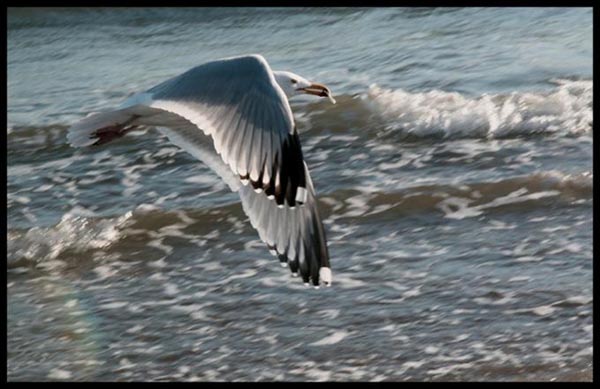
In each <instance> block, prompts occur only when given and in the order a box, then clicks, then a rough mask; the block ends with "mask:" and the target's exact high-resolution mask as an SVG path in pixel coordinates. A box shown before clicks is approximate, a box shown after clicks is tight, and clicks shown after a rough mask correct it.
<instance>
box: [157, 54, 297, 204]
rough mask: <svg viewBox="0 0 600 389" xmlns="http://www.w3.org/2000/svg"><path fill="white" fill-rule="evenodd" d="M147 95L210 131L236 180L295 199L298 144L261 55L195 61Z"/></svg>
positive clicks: (291, 201) (293, 201)
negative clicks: (185, 69)
mask: <svg viewBox="0 0 600 389" xmlns="http://www.w3.org/2000/svg"><path fill="white" fill-rule="evenodd" d="M147 94H149V95H150V96H151V99H152V100H151V101H150V102H148V103H147V104H149V105H150V106H151V107H155V108H160V109H165V110H168V111H170V112H173V113H176V114H179V115H181V116H183V117H185V118H186V119H187V120H189V121H190V122H192V123H194V124H196V125H197V126H198V128H200V129H201V130H202V131H204V132H205V133H206V134H209V135H211V136H212V138H213V140H214V147H215V150H216V151H217V153H218V154H220V155H221V157H222V158H223V161H224V162H225V163H226V164H228V165H229V166H230V167H231V170H232V171H233V172H234V173H236V174H238V175H239V176H240V178H241V179H242V182H244V183H245V182H246V180H249V181H250V182H251V184H252V187H253V188H255V189H258V190H263V191H269V188H270V191H269V194H271V195H273V196H274V198H275V200H276V202H277V204H279V205H283V204H287V205H290V206H295V205H296V202H300V203H301V201H299V200H298V199H297V196H296V195H297V192H298V187H301V188H304V187H305V185H306V177H305V176H304V171H303V169H302V161H303V157H302V149H301V146H300V143H299V141H298V140H297V133H296V130H295V126H294V119H293V116H292V111H291V108H290V106H289V103H288V101H287V98H286V97H285V94H284V93H283V91H282V90H281V88H280V87H279V85H278V84H277V82H276V81H275V78H274V76H273V73H272V71H271V69H270V67H269V65H268V64H267V62H266V61H265V60H264V58H262V57H261V56H246V57H237V58H233V59H225V60H220V61H214V62H210V63H207V64H204V65H200V66H197V67H195V68H193V69H191V70H189V71H187V72H185V73H183V74H181V75H179V76H177V77H175V78H173V79H170V80H167V81H165V82H163V83H162V84H159V85H157V86H155V87H153V88H151V89H149V90H148V91H147ZM235 118H239V120H237V123H236V120H235ZM277 175H279V178H280V184H281V185H282V187H280V188H276V186H277V183H276V182H275V181H274V177H276V176H277Z"/></svg>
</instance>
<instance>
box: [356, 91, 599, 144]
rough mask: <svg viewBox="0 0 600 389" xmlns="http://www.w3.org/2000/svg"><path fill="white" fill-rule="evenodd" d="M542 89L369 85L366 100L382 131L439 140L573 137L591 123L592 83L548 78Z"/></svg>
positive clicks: (585, 131)
mask: <svg viewBox="0 0 600 389" xmlns="http://www.w3.org/2000/svg"><path fill="white" fill-rule="evenodd" d="M552 82H553V83H554V84H555V85H556V87H555V89H554V90H552V91H550V92H547V93H532V92H513V93H510V94H484V95H482V96H480V97H475V98H471V97H468V96H465V95H463V94H460V93H457V92H445V91H440V90H433V91H429V92H422V93H410V92H407V91H404V90H402V89H397V90H389V89H383V88H380V87H378V86H377V85H371V87H370V89H369V91H368V93H367V94H366V98H367V99H366V100H367V101H368V105H369V107H370V109H371V110H372V111H373V112H374V113H375V114H377V115H381V116H383V118H384V119H385V122H386V127H387V129H388V130H390V131H393V132H395V133H398V132H400V133H401V134H403V135H407V136H415V137H418V138H425V137H442V138H447V137H451V138H471V137H475V138H488V137H489V138H504V137H515V136H527V135H532V134H540V133H541V134H553V133H561V134H565V135H579V134H581V133H588V132H590V131H591V130H592V127H593V110H592V102H593V81H591V80H580V81H571V80H554V81H552Z"/></svg>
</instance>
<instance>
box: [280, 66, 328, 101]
mask: <svg viewBox="0 0 600 389" xmlns="http://www.w3.org/2000/svg"><path fill="white" fill-rule="evenodd" d="M273 74H274V75H275V80H276V81H277V84H279V86H280V87H281V89H283V93H285V95H286V96H287V98H288V99H289V98H291V97H293V96H298V95H302V94H309V95H315V96H319V97H327V98H329V101H331V102H332V103H333V104H335V99H334V98H333V96H331V91H330V90H329V88H327V87H326V86H325V85H323V84H319V83H316V82H310V81H308V80H307V79H306V78H304V77H301V76H299V75H297V74H294V73H292V72H286V71H274V72H273Z"/></svg>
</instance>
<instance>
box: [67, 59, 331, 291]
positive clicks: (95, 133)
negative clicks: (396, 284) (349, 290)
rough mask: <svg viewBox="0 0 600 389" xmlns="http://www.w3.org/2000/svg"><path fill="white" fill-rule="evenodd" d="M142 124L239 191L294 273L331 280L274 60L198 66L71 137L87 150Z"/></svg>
mask: <svg viewBox="0 0 600 389" xmlns="http://www.w3.org/2000/svg"><path fill="white" fill-rule="evenodd" d="M140 125H149V126H156V127H157V128H158V129H159V130H160V131H161V132H163V133H164V134H165V135H166V136H167V137H168V138H169V140H170V141H171V142H172V143H174V144H176V145H178V146H179V147H181V148H183V149H184V150H186V151H188V152H189V153H190V154H192V155H193V156H194V157H196V158H198V159H199V160H201V161H203V162H204V163H205V164H206V165H207V166H209V167H210V168H212V170H214V171H215V172H216V173H217V174H219V175H220V176H221V177H222V178H223V180H224V181H225V182H226V183H227V184H228V185H229V187H230V188H231V190H233V191H236V190H237V191H238V192H239V195H240V198H241V200H242V207H243V209H244V212H245V213H246V214H247V215H248V217H249V219H250V222H251V224H252V225H253V227H254V228H256V229H257V230H258V233H259V236H260V238H261V239H262V240H263V241H264V242H265V243H267V245H268V247H269V249H270V250H271V251H272V252H274V253H275V254H276V255H277V256H278V257H279V259H280V261H281V262H287V263H288V264H289V267H290V269H291V271H292V272H293V273H298V272H299V273H300V274H301V276H302V278H303V280H304V281H305V282H309V281H312V283H313V284H314V285H319V280H321V281H323V283H325V284H327V285H329V284H330V283H331V270H330V267H329V253H328V251H327V244H326V238H325V233H324V229H323V225H322V222H321V219H320V217H319V212H318V208H317V201H316V197H315V192H314V187H313V184H312V181H311V179H310V174H309V171H308V168H307V167H306V164H305V163H304V159H303V156H302V149H301V146H300V141H299V138H298V134H297V132H296V130H295V126H294V120H293V116H292V112H291V108H290V106H289V104H288V102H287V98H286V97H285V94H284V93H283V91H282V90H281V88H280V87H279V85H277V82H276V81H275V79H274V78H273V75H272V71H271V70H270V68H269V66H268V64H267V63H266V61H265V60H264V58H262V57H261V56H247V57H238V58H233V59H226V60H221V61H215V62H211V63H208V64H205V65H201V66H198V67H195V68H193V69H191V70H189V71H188V72H186V73H183V74H181V75H180V76H177V77H175V78H172V79H170V80H167V81H165V82H164V83H162V84H159V85H157V86H155V87H153V88H151V89H149V90H148V91H146V92H143V93H139V94H136V95H134V96H132V97H131V98H129V99H127V100H126V101H125V102H124V103H123V104H122V105H121V106H120V108H119V109H117V110H113V111H109V112H102V113H97V114H93V115H90V116H88V117H86V118H84V119H82V120H81V121H80V122H78V123H76V124H74V125H73V126H72V127H71V128H70V129H69V133H68V135H67V137H68V139H69V142H70V143H71V144H72V145H73V146H77V147H81V146H89V145H94V144H102V143H104V139H107V141H109V140H110V139H113V138H114V137H119V136H122V135H123V134H124V133H125V132H126V131H128V129H130V128H135V127H136V126H140ZM219 156H220V157H219ZM240 181H241V183H240ZM248 182H250V183H251V185H247V183H248ZM241 184H244V185H241ZM273 199H274V200H275V201H273ZM296 203H299V204H301V205H302V206H300V207H297V206H296Z"/></svg>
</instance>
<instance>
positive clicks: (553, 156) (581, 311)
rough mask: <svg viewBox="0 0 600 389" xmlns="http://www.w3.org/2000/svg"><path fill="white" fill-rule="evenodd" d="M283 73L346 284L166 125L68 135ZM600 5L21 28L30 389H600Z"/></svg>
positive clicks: (19, 334)
mask: <svg viewBox="0 0 600 389" xmlns="http://www.w3.org/2000/svg"><path fill="white" fill-rule="evenodd" d="M244 53H261V54H262V55H264V56H265V57H266V58H267V60H268V61H269V63H270V64H271V66H272V67H273V68H274V69H289V70H291V71H294V72H296V73H298V74H301V75H303V76H305V77H306V78H308V79H311V80H315V81H319V82H322V83H324V84H326V85H328V86H330V88H331V89H332V90H333V91H334V94H335V95H336V99H337V100H338V104H337V105H335V106H333V105H331V104H329V103H328V102H327V101H320V100H311V99H307V98H301V99H298V100H295V101H292V108H293V110H294V113H295V117H296V121H297V123H298V129H299V131H300V132H301V138H302V142H303V149H304V155H305V158H306V160H307V163H308V165H309V167H310V169H311V172H312V177H313V181H314V183H315V186H316V189H317V193H318V194H319V200H320V203H319V206H320V210H321V213H322V216H323V219H324V223H325V228H326V230H327V236H328V239H329V249H330V253H331V262H332V268H333V272H334V286H333V287H332V288H327V289H320V290H313V289H306V288H305V287H304V286H303V285H302V283H301V282H299V281H298V280H297V279H293V278H291V277H290V276H289V274H288V271H287V270H286V269H282V268H280V267H279V266H278V265H277V263H276V262H277V261H276V260H274V259H273V258H272V257H271V256H270V254H269V253H268V251H267V250H266V248H265V247H264V245H263V244H262V243H261V242H260V241H259V239H258V234H257V233H256V232H255V231H254V230H253V229H252V228H251V226H250V223H249V222H248V221H247V219H246V217H245V215H244V214H243V212H242V209H241V206H240V205H239V203H238V197H237V195H236V194H235V193H231V192H229V190H228V188H227V187H226V186H225V184H224V183H222V182H221V181H219V179H218V178H217V177H216V176H215V175H214V174H213V173H212V172H211V171H210V170H208V169H207V168H206V167H204V166H203V165H202V164H200V163H198V162H197V161H195V160H194V159H193V157H191V156H189V155H188V154H186V153H185V152H183V151H180V150H179V149H177V148H176V147H175V146H173V145H171V144H169V143H168V142H167V141H166V139H164V138H162V137H160V136H159V135H158V133H157V132H156V131H154V130H152V129H151V130H148V131H147V132H145V133H138V134H132V135H129V136H127V137H124V138H123V139H121V140H119V141H118V142H115V143H114V144H109V145H106V146H104V147H99V148H95V149H93V150H84V149H81V150H75V149H72V148H70V147H69V146H68V145H67V144H66V142H65V141H66V138H65V136H66V128H68V125H69V124H70V123H72V122H73V121H75V120H77V119H78V118H81V117H83V116H84V115H86V114H87V113H88V112H90V111H95V110H102V109H105V108H109V107H112V106H115V105H117V104H119V103H120V102H121V101H122V100H123V99H124V98H125V97H127V96H128V95H129V94H130V93H132V92H134V91H139V90H143V89H146V88H148V87H151V86H153V85H155V84H157V83H158V82H161V81H163V80H164V79H166V78H168V77H171V76H174V75H176V74H178V73H180V72H182V71H185V70H187V69H189V68H190V67H193V66H195V65H198V64H201V63H203V62H206V61H209V60H212V59H217V58H222V57H227V56H233V55H239V54H244ZM592 76H593V74H592V10H591V9H583V8H578V9H555V8H553V9H549V8H531V9H530V8H518V9H510V8H504V9H494V8H483V9H479V8H468V9H454V8H444V9H420V8H419V9H417V8H415V9H395V8H389V9H369V8H361V9H347V8H336V9H327V8H319V9H297V8H285V9H284V8H281V9H251V8H244V9H152V8H149V9H141V8H135V9H118V10H116V9H97V8H93V9H92V8H90V9H85V8H83V9H9V12H8V103H7V109H8V125H7V137H8V149H7V158H8V182H7V186H8V194H7V195H8V200H7V208H8V236H7V239H8V250H7V262H8V285H7V287H8V288H7V292H8V300H7V301H8V315H7V326H8V334H7V341H8V346H7V353H8V364H7V371H8V379H9V380H13V381H16V380H55V379H76V380H274V379H277V380H454V379H460V380H483V379H494V380H591V377H592V328H593V327H592V305H593V299H592V244H591V243H592V213H591V211H592V191H593V185H592V180H593V175H592V131H593V118H592V103H593V97H592V96H593V95H592V93H593V82H592Z"/></svg>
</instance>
